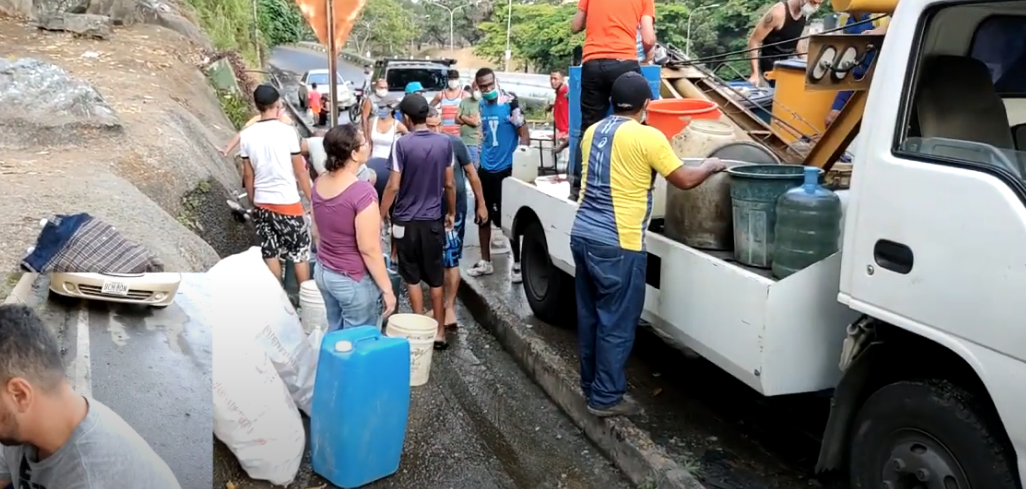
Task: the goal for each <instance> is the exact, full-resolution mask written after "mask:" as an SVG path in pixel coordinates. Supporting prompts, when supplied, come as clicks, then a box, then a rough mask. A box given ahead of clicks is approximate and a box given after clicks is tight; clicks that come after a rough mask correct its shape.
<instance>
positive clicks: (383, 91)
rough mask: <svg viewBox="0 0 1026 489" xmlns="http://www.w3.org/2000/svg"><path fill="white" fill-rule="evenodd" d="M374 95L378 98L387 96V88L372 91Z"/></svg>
mask: <svg viewBox="0 0 1026 489" xmlns="http://www.w3.org/2000/svg"><path fill="white" fill-rule="evenodd" d="M374 95H377V96H379V97H384V96H386V95H388V89H387V88H375V89H374Z"/></svg>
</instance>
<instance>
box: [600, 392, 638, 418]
mask: <svg viewBox="0 0 1026 489" xmlns="http://www.w3.org/2000/svg"><path fill="white" fill-rule="evenodd" d="M588 412H589V413H591V414H592V415H594V416H598V417H600V418H611V417H613V416H634V415H637V414H641V406H639V405H638V403H636V402H634V400H633V399H631V398H629V397H627V396H623V399H621V400H620V402H619V403H618V404H615V405H613V406H610V407H607V408H603V409H599V408H594V407H591V406H590V405H589V406H588Z"/></svg>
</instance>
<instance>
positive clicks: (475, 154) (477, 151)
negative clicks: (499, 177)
mask: <svg viewBox="0 0 1026 489" xmlns="http://www.w3.org/2000/svg"><path fill="white" fill-rule="evenodd" d="M467 153H469V154H470V161H471V162H473V163H474V169H475V170H480V169H481V147H480V146H478V145H469V144H468V145H467Z"/></svg>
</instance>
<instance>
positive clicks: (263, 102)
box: [253, 83, 281, 107]
mask: <svg viewBox="0 0 1026 489" xmlns="http://www.w3.org/2000/svg"><path fill="white" fill-rule="evenodd" d="M280 97H281V96H280V95H279V94H278V89H277V88H274V87H273V86H271V85H268V84H266V83H265V84H263V85H260V86H258V87H256V90H253V103H254V104H256V106H257V107H270V106H271V105H272V104H274V103H275V102H277V101H278V99H279V98H280Z"/></svg>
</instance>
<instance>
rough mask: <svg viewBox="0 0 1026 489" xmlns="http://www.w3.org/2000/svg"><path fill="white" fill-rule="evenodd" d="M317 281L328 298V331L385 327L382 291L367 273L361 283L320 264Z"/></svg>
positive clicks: (322, 294)
mask: <svg viewBox="0 0 1026 489" xmlns="http://www.w3.org/2000/svg"><path fill="white" fill-rule="evenodd" d="M314 282H315V283H316V284H317V288H318V289H320V291H321V297H323V298H324V311H325V312H326V313H327V316H328V331H325V332H326V333H327V332H331V331H335V330H336V329H345V328H352V327H356V326H377V327H378V328H379V329H380V328H381V319H382V318H381V313H382V312H384V308H383V305H382V303H381V291H380V290H378V286H377V284H375V283H374V279H373V278H371V276H370V272H366V273H364V275H363V278H361V279H360V280H358V281H357V280H353V279H352V278H350V277H349V276H347V275H344V274H341V273H338V272H336V271H334V270H332V269H330V268H327V267H325V266H324V265H322V264H321V263H320V262H317V265H316V266H315V267H314Z"/></svg>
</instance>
